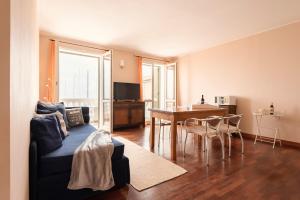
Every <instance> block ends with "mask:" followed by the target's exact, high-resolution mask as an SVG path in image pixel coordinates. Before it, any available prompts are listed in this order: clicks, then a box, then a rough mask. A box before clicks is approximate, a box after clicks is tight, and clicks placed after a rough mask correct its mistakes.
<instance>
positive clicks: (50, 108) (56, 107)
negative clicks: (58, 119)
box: [36, 101, 68, 127]
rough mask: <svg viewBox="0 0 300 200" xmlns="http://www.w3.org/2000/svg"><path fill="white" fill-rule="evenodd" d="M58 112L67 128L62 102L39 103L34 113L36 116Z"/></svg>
mask: <svg viewBox="0 0 300 200" xmlns="http://www.w3.org/2000/svg"><path fill="white" fill-rule="evenodd" d="M56 111H59V112H60V113H61V114H62V115H63V116H64V120H65V123H66V126H67V127H68V121H67V115H66V108H65V105H64V103H63V102H60V103H46V102H42V101H39V102H38V103H37V106H36V113H37V114H50V113H55V112H56Z"/></svg>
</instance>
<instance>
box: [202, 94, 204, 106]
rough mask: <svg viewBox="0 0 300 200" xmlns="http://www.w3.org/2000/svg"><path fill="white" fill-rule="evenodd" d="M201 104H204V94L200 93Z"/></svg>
mask: <svg viewBox="0 0 300 200" xmlns="http://www.w3.org/2000/svg"><path fill="white" fill-rule="evenodd" d="M201 104H204V96H203V94H202V97H201Z"/></svg>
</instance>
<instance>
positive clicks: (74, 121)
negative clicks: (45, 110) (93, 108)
mask: <svg viewBox="0 0 300 200" xmlns="http://www.w3.org/2000/svg"><path fill="white" fill-rule="evenodd" d="M66 115H67V120H68V125H69V127H74V126H79V125H83V124H84V121H83V116H82V110H81V108H72V109H66Z"/></svg>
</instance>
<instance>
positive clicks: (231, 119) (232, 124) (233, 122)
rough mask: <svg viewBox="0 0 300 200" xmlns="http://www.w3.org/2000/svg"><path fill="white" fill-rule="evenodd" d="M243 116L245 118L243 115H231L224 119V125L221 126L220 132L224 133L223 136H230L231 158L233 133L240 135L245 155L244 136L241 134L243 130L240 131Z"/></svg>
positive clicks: (229, 149)
mask: <svg viewBox="0 0 300 200" xmlns="http://www.w3.org/2000/svg"><path fill="white" fill-rule="evenodd" d="M242 116H243V115H242V114H239V115H234V114H229V115H227V116H225V117H223V119H224V123H222V124H221V125H220V131H221V132H222V134H227V136H228V154H229V157H230V156H231V137H232V134H233V133H237V134H239V137H240V139H241V143H242V154H243V153H244V140H243V136H242V134H241V129H240V122H241V119H242ZM224 139H225V138H224Z"/></svg>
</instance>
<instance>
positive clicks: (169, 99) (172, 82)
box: [165, 63, 176, 109]
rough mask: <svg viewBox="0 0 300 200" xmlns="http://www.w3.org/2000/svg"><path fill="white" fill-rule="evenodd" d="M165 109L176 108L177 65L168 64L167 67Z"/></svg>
mask: <svg viewBox="0 0 300 200" xmlns="http://www.w3.org/2000/svg"><path fill="white" fill-rule="evenodd" d="M165 69H166V71H165V108H166V109H173V108H175V107H176V63H170V64H167V65H166V67H165Z"/></svg>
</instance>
